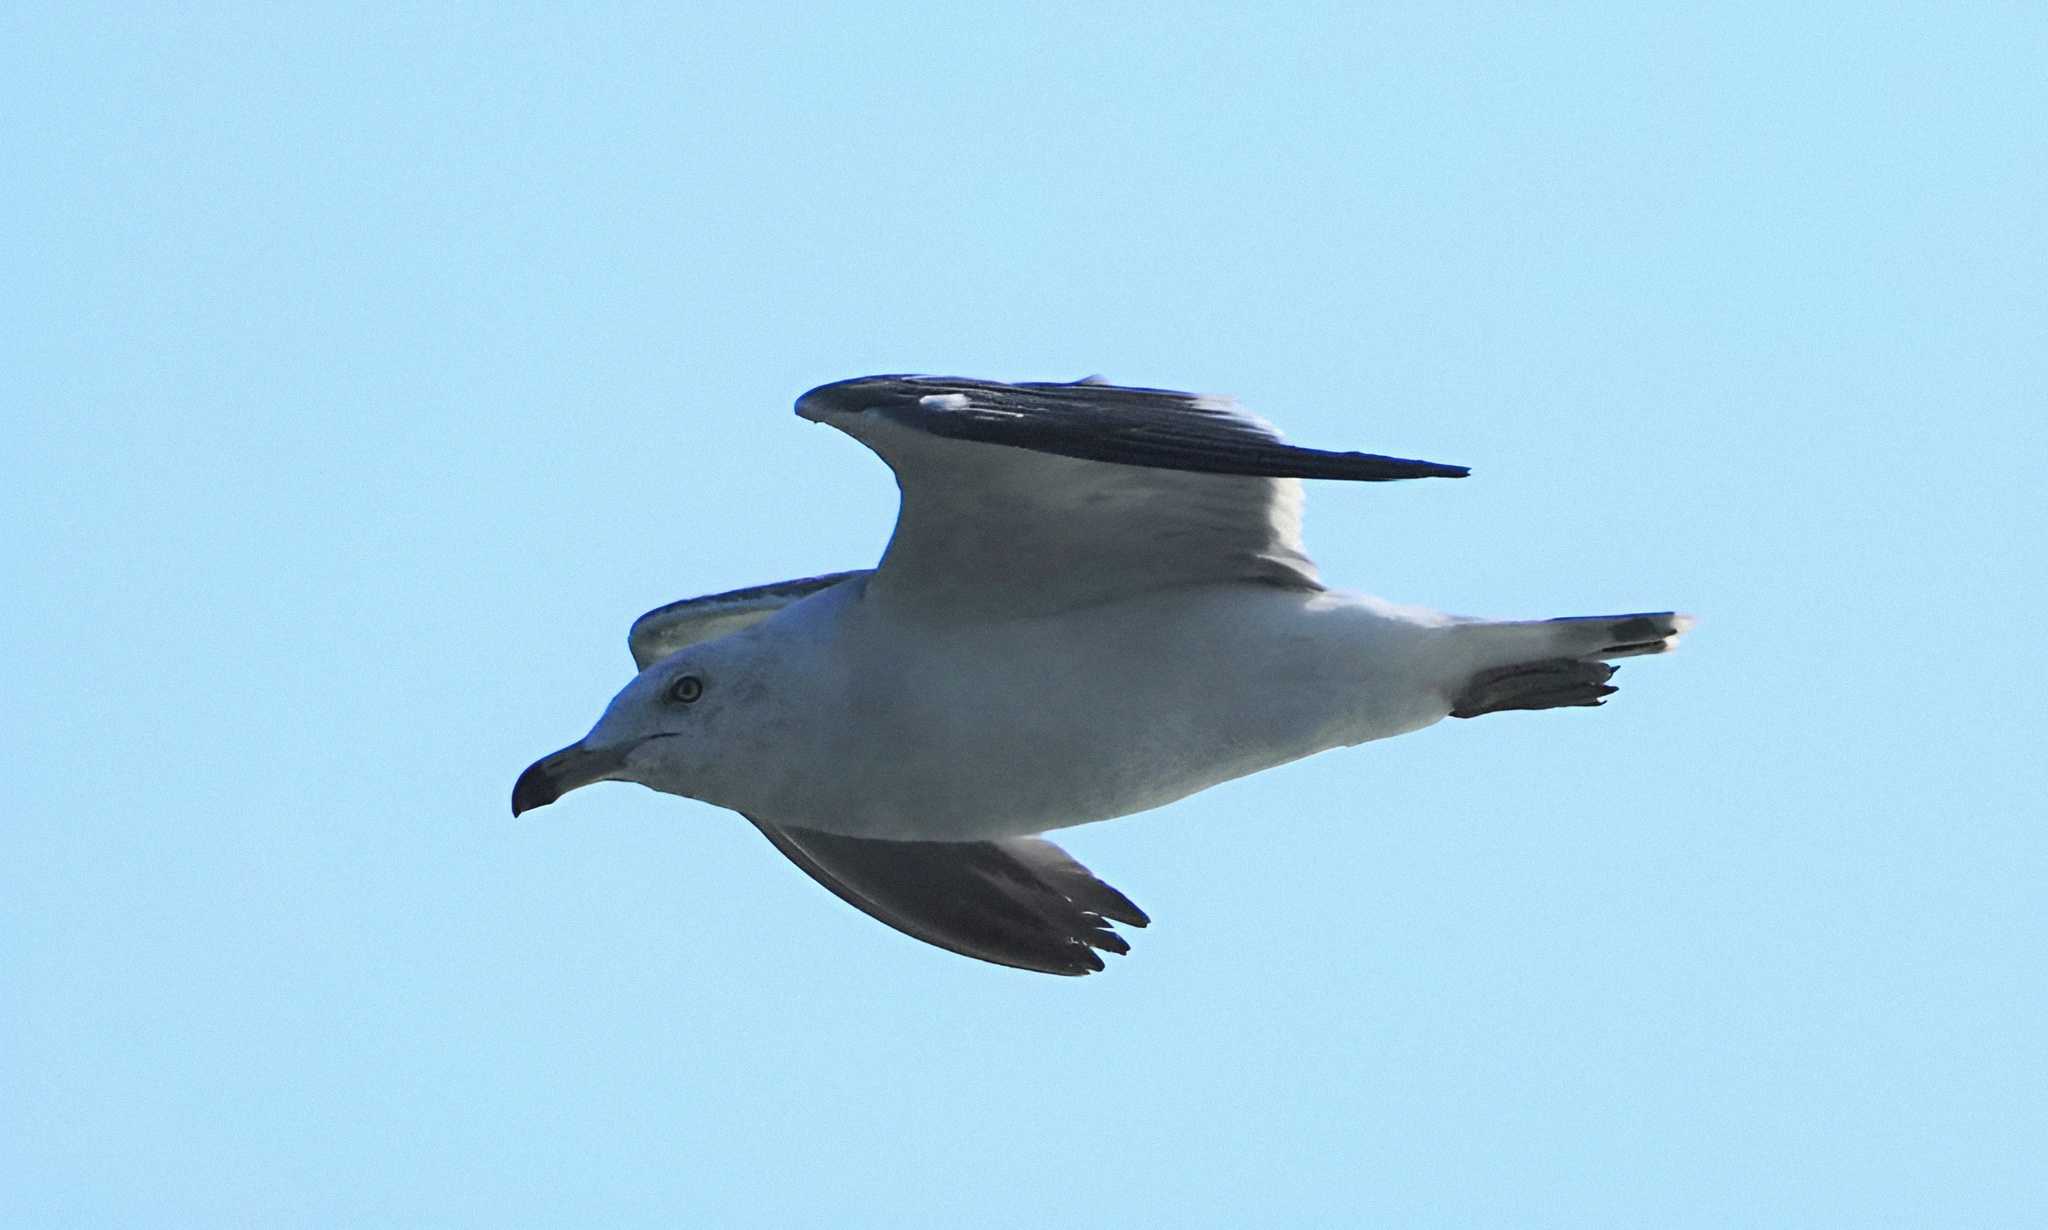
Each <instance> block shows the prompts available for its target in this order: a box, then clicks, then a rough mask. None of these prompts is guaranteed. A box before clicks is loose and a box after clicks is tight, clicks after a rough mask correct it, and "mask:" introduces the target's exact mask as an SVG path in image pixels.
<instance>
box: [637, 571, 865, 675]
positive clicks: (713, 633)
mask: <svg viewBox="0 0 2048 1230" xmlns="http://www.w3.org/2000/svg"><path fill="white" fill-rule="evenodd" d="M869 571H870V570H868V569H860V570H858V571H854V572H828V573H826V574H825V575H824V576H821V577H798V578H797V579H795V580H793V581H774V582H771V583H769V584H767V585H750V586H748V587H747V588H745V589H731V590H727V591H726V592H724V593H722V594H706V595H704V596H703V597H701V598H685V599H683V600H682V601H680V602H671V603H669V604H668V605H667V606H658V607H656V608H654V609H653V610H651V611H649V612H647V613H646V614H645V615H642V616H641V617H640V618H638V619H636V620H634V621H633V630H632V631H631V632H629V633H627V634H626V644H627V646H628V647H629V648H630V649H632V651H633V665H634V666H636V667H638V668H639V669H641V670H646V669H647V667H648V666H649V665H650V664H651V663H655V662H659V661H661V660H662V659H663V658H665V657H667V656H668V655H670V654H672V653H674V652H675V651H676V650H678V649H681V648H683V647H684V646H685V645H694V644H696V643H697V642H699V641H710V640H716V639H718V638H719V637H721V636H729V635H731V634H732V633H734V632H738V631H739V630H740V629H742V628H750V627H752V626H754V625H755V624H757V623H760V622H761V621H762V620H764V619H766V618H768V617H769V616H770V615H773V614H774V613H775V612H777V611H779V610H781V609H782V608H783V607H786V606H788V605H789V604H790V603H792V602H797V601H800V600H801V599H804V598H808V597H810V596H811V595H812V594H815V593H818V592H819V591H821V590H826V589H830V588H832V587H833V586H834V585H837V584H839V583H840V582H841V581H845V580H849V579H851V578H853V577H859V576H866V575H867V574H868V572H869Z"/></svg>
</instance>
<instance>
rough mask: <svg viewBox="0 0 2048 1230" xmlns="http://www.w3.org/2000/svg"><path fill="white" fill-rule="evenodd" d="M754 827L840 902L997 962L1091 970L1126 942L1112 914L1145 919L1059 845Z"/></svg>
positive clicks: (1135, 921) (1122, 919) (1131, 920)
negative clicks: (1103, 954)
mask: <svg viewBox="0 0 2048 1230" xmlns="http://www.w3.org/2000/svg"><path fill="white" fill-rule="evenodd" d="M747 818H748V819H749V820H752V821H753V823H754V827H755V828H758V829H760V830H761V833H762V835H763V836H765V837H767V838H768V840H769V841H771V842H773V843H775V848H776V849H778V850H780V851H782V853H783V854H784V855H786V856H788V858H789V860H790V861H791V862H793V863H795V864H796V865H797V866H799V867H801V868H803V869H804V872H805V873H806V874H808V875H809V876H810V877H811V878H812V879H814V880H816V881H817V882H818V883H820V884H822V885H824V886H825V887H826V888H828V889H830V890H831V891H832V892H833V894H834V895H836V896H837V897H839V899H840V900H842V901H845V902H846V903H847V904H849V905H851V906H854V907H855V908H857V909H859V910H861V911H863V912H864V913H866V914H868V915H870V916H871V917H874V918H877V919H879V920H881V921H882V922H885V923H887V924H889V925H890V926H892V927H894V928H896V929H897V930H898V931H901V932H903V933H904V934H905V935H909V936H913V937H915V938H917V939H920V940H923V941H924V942H925V943H927V944H933V945H936V946H938V947H940V948H944V949H946V950H948V951H949V952H957V953H960V954H962V955H963V956H969V957H975V958H978V959H980V960H983V961H989V962H993V963H994V964H997V965H1008V966H1013V967H1015V968H1017V969H1028V970H1035V971H1037V972H1039V973H1045V974H1068V975H1074V974H1092V973H1095V972H1096V971H1098V970H1100V969H1101V968H1102V958H1101V957H1100V956H1098V955H1097V950H1100V951H1102V952H1113V953H1118V954H1122V953H1126V952H1129V951H1130V945H1129V944H1128V943H1127V942H1125V940H1124V938H1123V937H1122V936H1120V935H1118V934H1117V933H1116V931H1115V930H1113V929H1112V928H1111V926H1110V924H1111V923H1112V922H1118V923H1124V924H1126V925H1127V926H1132V927H1143V926H1145V925H1146V924H1147V923H1148V922H1150V921H1151V920H1150V919H1149V918H1147V917H1146V916H1145V912H1144V911H1143V910H1140V909H1139V908H1138V907H1137V906H1135V905H1133V904H1131V900H1130V898H1128V897H1126V896H1124V895H1123V894H1122V893H1120V892H1118V891H1117V890H1115V889H1114V888H1111V887H1110V886H1109V885H1107V884H1104V883H1103V882H1102V881H1100V880H1098V879H1096V878H1095V877H1094V875H1092V874H1091V873H1090V872H1089V871H1088V869H1087V868H1086V867H1083V866H1082V865H1081V864H1080V863H1077V862H1075V861H1074V860H1073V859H1072V858H1071V857H1069V856H1068V854H1067V852H1066V851H1064V850H1062V849H1060V848H1059V847H1058V846H1056V845H1054V844H1052V843H1051V842H1049V841H1046V840H1045V839H1044V838H1040V837H1011V838H1005V839H1003V840H1001V841H963V842H953V841H884V840H879V839H873V838H863V837H842V836H839V835H838V834H835V833H822V832H819V831H817V830H816V829H806V828H797V827H793V826H782V825H775V824H768V823H766V822H764V821H761V820H759V819H756V818H755V817H752V816H749V817H747Z"/></svg>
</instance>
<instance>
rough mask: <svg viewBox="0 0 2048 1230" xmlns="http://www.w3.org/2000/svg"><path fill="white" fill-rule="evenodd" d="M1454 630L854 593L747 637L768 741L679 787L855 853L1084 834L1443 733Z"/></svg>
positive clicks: (1344, 618)
mask: <svg viewBox="0 0 2048 1230" xmlns="http://www.w3.org/2000/svg"><path fill="white" fill-rule="evenodd" d="M1458 633H1459V625H1458V624H1457V623H1456V622H1454V621H1452V620H1451V619H1450V618H1449V617H1447V616H1443V615H1440V614H1437V613H1435V612H1431V611H1424V610H1419V609H1414V608H1400V607H1395V606H1392V605H1390V604H1387V603H1384V602H1381V601H1379V600H1378V599H1374V598H1369V597H1365V596H1363V595H1358V594H1346V593H1333V592H1314V591H1303V590H1290V589H1282V588H1278V587H1275V586H1270V585H1260V584H1223V585H1210V586H1201V587H1190V588H1177V589H1172V590H1165V591H1160V592H1157V593H1152V594H1147V595H1144V596H1141V597H1138V598H1134V599H1127V600H1124V601H1120V602H1115V603H1109V604H1105V605H1100V606H1094V607H1089V608H1086V609H1082V610H1076V611H1066V612H1061V613H1057V614H1053V615H1045V616H1037V617H1033V618H1027V619H1017V620H1009V621H987V622H967V623H955V624H952V625H947V626H923V625H919V624H916V623H915V622H906V621H905V620H904V619H903V618H902V617H901V613H900V612H897V613H891V612H888V611H886V610H883V609H881V606H880V604H879V603H877V602H875V601H872V600H871V599H869V598H868V597H867V596H866V595H865V594H864V581H854V582H849V583H846V584H844V585H841V586H838V587H835V588H834V589H832V590H828V591H826V592H824V593H821V594H818V595H816V596H815V597H813V598H810V599H807V600H805V601H803V602H801V603H798V604H796V605H793V606H791V607H789V608H787V609H786V610H784V611H783V612H782V613H780V614H779V615H777V616H776V617H775V618H773V619H771V620H769V621H767V622H766V623H764V624H762V625H760V626H759V627H757V628H755V629H753V630H752V631H750V632H748V633H746V634H744V635H747V636H760V637H763V638H764V639H768V640H772V642H774V643H775V644H776V645H777V647H778V648H779V649H781V650H782V651H783V652H782V653H781V654H779V655H777V656H779V657H781V658H782V660H783V661H784V662H785V663H786V666H787V669H786V670H779V671H777V672H776V676H777V678H776V680H775V681H774V682H772V683H771V684H770V685H769V686H767V687H765V688H764V689H763V691H762V694H761V695H760V696H759V697H758V698H757V699H756V700H755V701H753V702H752V703H753V704H754V705H756V706H762V707H767V708H768V709H769V710H772V713H763V712H761V711H760V710H759V709H757V711H756V713H755V717H756V718H757V720H759V729H760V731H761V736H760V738H761V739H762V740H763V742H762V743H761V744H759V745H758V746H756V747H753V748H750V749H748V753H749V754H746V755H743V756H739V757H736V758H735V761H737V762H744V763H745V764H747V765H748V766H749V770H748V771H747V772H744V773H734V774H731V775H726V774H714V775H713V776H714V780H710V781H706V780H702V774H701V773H700V774H699V775H697V776H698V778H699V780H694V781H692V782H689V783H681V782H679V783H677V786H678V787H679V788H678V789H677V790H676V791H675V792H676V793H686V794H689V795H691V796H693V797H696V798H702V799H705V800H707V801H709V802H713V803H716V804H719V805H721V806H725V807H731V808H734V809H736V810H740V811H744V812H747V813H749V814H751V815H755V816H759V817H762V818H765V819H769V820H772V821H774V822H775V823H779V824H784V825H800V826H804V827H809V828H816V829H822V830H825V831H827V832H833V833H840V834H845V835H849V836H859V837H887V838H897V839H918V838H922V839H939V840H973V839H988V838H996V837H1005V836H1015V835H1019V834H1025V833H1036V832H1042V831H1045V830H1047V829H1054V828H1062V827H1065V826H1068V825H1075V824H1085V823H1088V822H1090V821H1095V820H1104V819H1108V818H1110V817H1113V816H1121V815H1127V814H1129V813H1131V812H1136V811H1143V810H1145V809H1147V808H1152V807H1157V806H1160V805H1161V804H1164V803H1169V802H1172V801H1173V800H1175V799H1178V798H1182V797H1184V796H1186V795H1188V794H1192V793H1194V792H1195V791H1198V790H1202V789H1204V788H1206V787H1208V786H1212V785H1215V784H1216V783H1218V782H1222V781H1227V780H1230V779H1231V778H1235V777H1241V776H1244V775H1245V774H1249V773H1255V772H1258V771H1260V770H1262V769H1267V768H1271V767H1273V766H1275V765H1279V764H1284V763H1286V762H1288V761H1290V760H1295V759H1298V758H1300V757H1303V756H1307V755H1311V754H1313V753H1315V752H1319V751H1324V750H1327V749H1329V748H1334V747H1340V746H1345V745H1348V744H1355V743H1362V742H1365V741H1367V740H1370V739H1380V738H1386V737H1388V736H1391V735H1397V734H1402V733H1404V732H1407V731H1411V730H1416V729H1419V728H1421V727H1424V726H1427V725H1429V724H1431V723H1433V722H1435V721H1437V720H1438V719H1440V718H1442V717H1444V716H1445V715H1446V714H1447V713H1448V712H1449V708H1450V700H1449V696H1450V694H1451V693H1452V692H1453V691H1454V690H1455V688H1456V686H1457V685H1458V684H1459V683H1460V682H1461V681H1462V680H1464V679H1465V678H1467V677H1468V676H1469V675H1470V673H1471V671H1472V669H1473V667H1474V665H1475V662H1474V660H1473V658H1472V656H1471V653H1470V649H1471V644H1470V642H1469V641H1468V640H1467V639H1466V638H1464V637H1461V636H1460V635H1459V634H1458ZM643 780H645V779H643ZM649 784H650V785H654V786H655V787H656V788H657V789H665V788H668V787H667V786H666V785H665V784H664V783H662V782H661V781H659V780H650V781H649Z"/></svg>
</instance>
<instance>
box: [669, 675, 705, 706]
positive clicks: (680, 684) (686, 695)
mask: <svg viewBox="0 0 2048 1230" xmlns="http://www.w3.org/2000/svg"><path fill="white" fill-rule="evenodd" d="M702 695H704V681H703V680H702V679H699V678H697V677H696V676H695V675H681V676H678V677H677V679H676V681H675V682H674V683H671V684H669V685H668V698H669V699H670V700H672V701H674V702H676V703H677V704H679V705H687V704H690V703H691V702H693V701H695V700H696V699H697V698H698V697H699V696H702Z"/></svg>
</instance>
